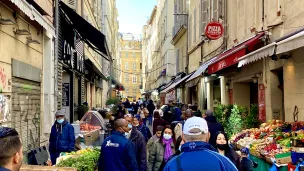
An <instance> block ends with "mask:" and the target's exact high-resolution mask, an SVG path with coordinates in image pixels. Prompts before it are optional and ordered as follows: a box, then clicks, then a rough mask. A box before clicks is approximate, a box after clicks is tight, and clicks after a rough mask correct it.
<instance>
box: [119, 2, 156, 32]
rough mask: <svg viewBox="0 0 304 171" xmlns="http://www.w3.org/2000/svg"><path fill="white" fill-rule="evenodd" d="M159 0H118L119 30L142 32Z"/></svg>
mask: <svg viewBox="0 0 304 171" xmlns="http://www.w3.org/2000/svg"><path fill="white" fill-rule="evenodd" d="M156 4H157V0H116V7H117V9H118V20H119V32H121V33H133V34H141V33H142V28H143V26H144V25H145V24H146V22H147V20H148V19H149V17H150V15H151V13H152V9H153V8H154V6H155V5H156Z"/></svg>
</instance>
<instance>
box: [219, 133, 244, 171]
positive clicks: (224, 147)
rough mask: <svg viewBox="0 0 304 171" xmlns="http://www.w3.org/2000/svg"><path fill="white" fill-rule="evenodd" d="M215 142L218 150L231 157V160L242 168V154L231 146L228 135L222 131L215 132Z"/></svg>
mask: <svg viewBox="0 0 304 171" xmlns="http://www.w3.org/2000/svg"><path fill="white" fill-rule="evenodd" d="M215 138H216V140H215V142H216V148H217V150H218V152H219V153H220V154H221V155H223V156H226V157H227V158H229V159H230V161H231V162H232V163H233V164H234V165H235V166H236V167H237V168H238V169H239V170H240V156H239V155H238V154H237V153H236V152H235V151H234V150H233V149H231V148H230V147H229V144H228V137H227V134H225V133H224V132H222V131H218V132H216V133H215Z"/></svg>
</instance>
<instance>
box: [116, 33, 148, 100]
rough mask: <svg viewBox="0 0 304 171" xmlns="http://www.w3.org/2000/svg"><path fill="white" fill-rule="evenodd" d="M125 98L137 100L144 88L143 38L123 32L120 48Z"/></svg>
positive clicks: (123, 96)
mask: <svg viewBox="0 0 304 171" xmlns="http://www.w3.org/2000/svg"><path fill="white" fill-rule="evenodd" d="M120 59H121V67H120V68H119V69H118V70H120V71H121V75H122V76H121V78H122V81H121V82H122V84H123V85H124V91H123V92H122V96H121V97H122V98H123V99H129V100H137V99H138V98H140V97H141V91H140V89H142V88H141V87H142V79H143V78H142V40H141V37H139V36H138V35H133V34H131V33H127V34H122V39H121V50H120Z"/></svg>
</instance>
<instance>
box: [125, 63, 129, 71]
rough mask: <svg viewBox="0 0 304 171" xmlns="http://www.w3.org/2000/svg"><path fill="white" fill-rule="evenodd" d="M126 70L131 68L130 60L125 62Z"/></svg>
mask: <svg viewBox="0 0 304 171" xmlns="http://www.w3.org/2000/svg"><path fill="white" fill-rule="evenodd" d="M125 70H129V63H128V62H126V63H125Z"/></svg>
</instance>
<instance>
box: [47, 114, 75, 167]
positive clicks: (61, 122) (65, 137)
mask: <svg viewBox="0 0 304 171" xmlns="http://www.w3.org/2000/svg"><path fill="white" fill-rule="evenodd" d="M55 116H56V121H55V123H54V125H53V126H52V129H51V135H50V145H49V152H50V157H51V161H52V164H53V165H55V164H56V159H57V158H58V157H59V155H60V153H61V152H71V151H74V146H75V134H74V127H73V126H72V125H71V124H69V123H68V121H67V120H66V118H65V114H64V113H63V112H62V111H57V112H56V113H55Z"/></svg>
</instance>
